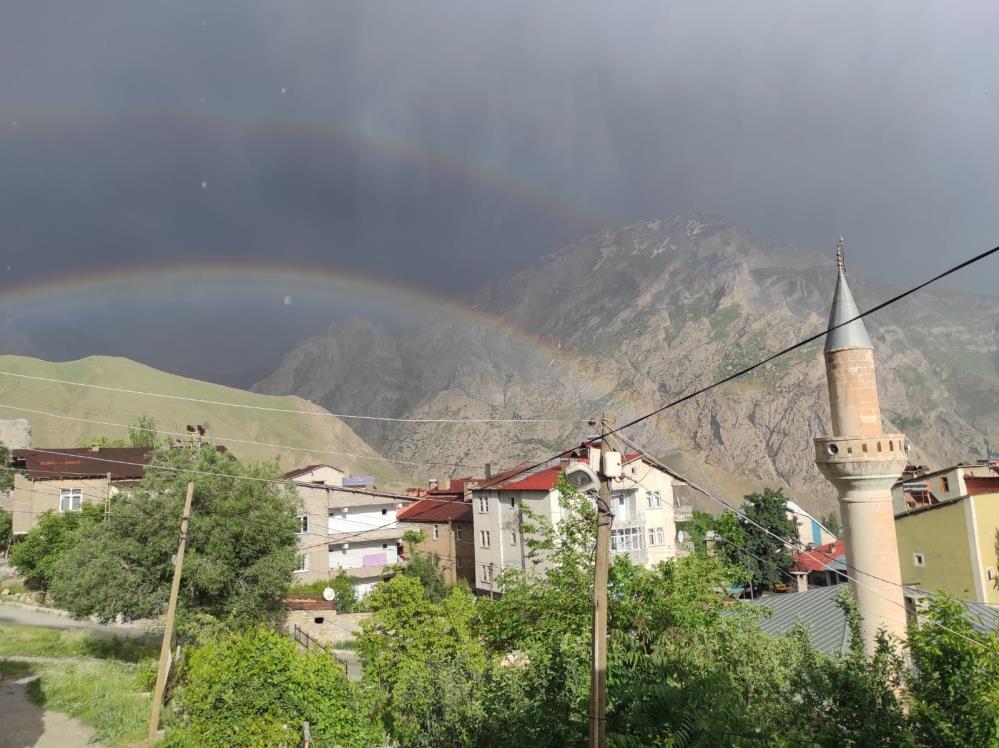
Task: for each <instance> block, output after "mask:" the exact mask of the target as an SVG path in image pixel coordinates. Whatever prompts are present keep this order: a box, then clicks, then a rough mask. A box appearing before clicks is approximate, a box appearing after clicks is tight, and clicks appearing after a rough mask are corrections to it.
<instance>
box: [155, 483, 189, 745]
mask: <svg viewBox="0 0 999 748" xmlns="http://www.w3.org/2000/svg"><path fill="white" fill-rule="evenodd" d="M193 498H194V482H193V481H192V482H190V483H188V484H187V498H185V499H184V516H183V518H182V519H181V520H180V543H179V545H178V546H177V558H176V559H175V560H174V564H173V584H172V585H171V586H170V604H169V605H168V606H167V615H166V626H165V627H164V629H163V644H162V646H161V647H160V667H159V671H158V672H157V673H156V690H155V691H154V692H153V712H152V714H150V715H149V739H150V740H155V739H156V732H157V731H158V730H159V729H160V707H161V706H162V705H163V691H164V690H165V689H166V679H167V673H168V672H169V670H170V639H171V638H172V637H173V619H174V616H175V615H176V613H177V596H178V595H179V594H180V572H181V570H182V569H183V568H184V548H185V547H186V546H187V521H188V520H189V519H190V517H191V499H193Z"/></svg>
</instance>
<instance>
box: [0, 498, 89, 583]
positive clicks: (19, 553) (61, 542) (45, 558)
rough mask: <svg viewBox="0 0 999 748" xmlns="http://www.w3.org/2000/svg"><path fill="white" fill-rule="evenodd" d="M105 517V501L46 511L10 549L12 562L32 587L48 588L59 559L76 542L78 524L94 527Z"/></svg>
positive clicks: (25, 581)
mask: <svg viewBox="0 0 999 748" xmlns="http://www.w3.org/2000/svg"><path fill="white" fill-rule="evenodd" d="M103 518H104V506H103V505H102V504H91V503H88V504H84V505H83V507H82V511H79V512H65V513H59V512H45V513H44V514H42V515H41V516H40V517H39V518H38V522H37V524H36V525H35V526H34V527H33V528H32V529H31V531H30V532H29V533H28V534H27V535H25V536H24V537H23V538H22V539H21V540H20V541H19V542H18V543H16V544H15V545H13V546H12V547H11V550H10V563H11V565H12V566H13V567H14V568H15V569H17V571H18V573H19V574H20V575H21V576H22V577H24V583H25V585H27V587H28V588H29V589H33V590H47V589H48V588H49V585H50V584H51V582H52V577H53V575H54V570H55V567H56V564H57V562H58V561H59V559H60V558H61V557H62V555H63V554H64V553H66V552H67V551H69V550H70V549H72V548H73V547H74V545H75V543H76V541H75V537H76V535H75V533H76V530H77V528H79V527H86V528H91V527H93V526H95V525H97V524H98V523H99V522H100V521H101V520H102V519H103Z"/></svg>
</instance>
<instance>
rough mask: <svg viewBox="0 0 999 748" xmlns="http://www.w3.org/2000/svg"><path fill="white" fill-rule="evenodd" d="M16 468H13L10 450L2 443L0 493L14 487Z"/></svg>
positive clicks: (0, 443) (0, 445)
mask: <svg viewBox="0 0 999 748" xmlns="http://www.w3.org/2000/svg"><path fill="white" fill-rule="evenodd" d="M14 472H15V471H14V468H13V467H12V466H11V454H10V449H8V448H7V445H6V444H4V443H3V442H0V491H9V490H10V489H12V488H13V487H14Z"/></svg>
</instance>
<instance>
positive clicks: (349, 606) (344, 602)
mask: <svg viewBox="0 0 999 748" xmlns="http://www.w3.org/2000/svg"><path fill="white" fill-rule="evenodd" d="M356 584H357V583H356V582H355V581H354V579H353V578H352V577H350V576H348V575H347V572H345V571H344V570H343V569H341V570H340V572H339V573H338V574H337V575H336V576H335V577H333V579H332V580H331V581H330V585H329V586H330V587H331V588H332V590H333V594H334V595H335V596H336V597H335V600H336V611H337V613H352V612H353V611H354V609H355V608H356V607H357V589H356Z"/></svg>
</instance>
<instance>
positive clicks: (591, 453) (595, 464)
mask: <svg viewBox="0 0 999 748" xmlns="http://www.w3.org/2000/svg"><path fill="white" fill-rule="evenodd" d="M586 456H587V457H588V458H589V460H590V470H592V471H593V472H594V473H597V474H598V475H599V473H600V448H599V447H590V448H589V450H588V453H587V455H586Z"/></svg>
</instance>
